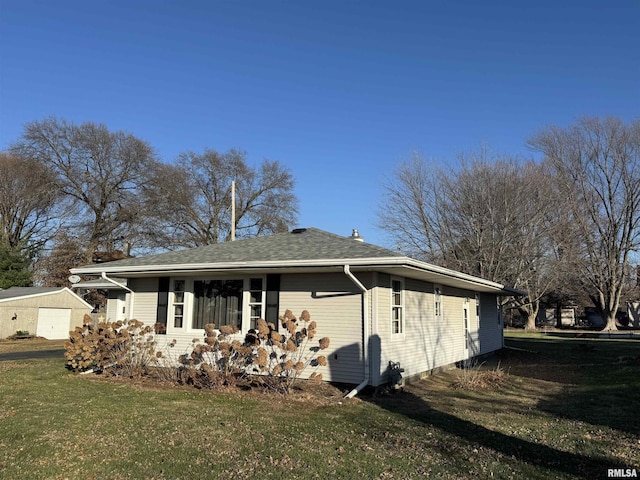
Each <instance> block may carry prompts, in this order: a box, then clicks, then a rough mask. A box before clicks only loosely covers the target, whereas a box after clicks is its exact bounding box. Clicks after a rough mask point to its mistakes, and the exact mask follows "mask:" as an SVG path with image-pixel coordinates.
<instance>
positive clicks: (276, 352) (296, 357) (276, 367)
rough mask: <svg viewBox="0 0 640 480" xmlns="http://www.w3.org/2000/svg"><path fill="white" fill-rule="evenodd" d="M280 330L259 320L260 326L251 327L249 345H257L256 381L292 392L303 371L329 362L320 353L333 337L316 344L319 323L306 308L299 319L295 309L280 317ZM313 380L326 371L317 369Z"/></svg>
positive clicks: (254, 362) (247, 338) (246, 340)
mask: <svg viewBox="0 0 640 480" xmlns="http://www.w3.org/2000/svg"><path fill="white" fill-rule="evenodd" d="M280 322H281V325H282V327H283V328H282V329H281V331H280V332H278V331H277V330H276V327H275V325H274V324H272V323H267V322H266V321H265V320H263V319H260V320H258V325H257V328H256V329H254V330H251V331H250V332H249V334H247V337H246V339H245V344H247V345H250V346H252V347H253V365H252V367H253V368H252V369H253V372H254V373H257V374H259V375H257V376H256V377H255V381H256V382H258V383H259V384H261V385H264V386H265V387H266V388H268V389H270V390H274V391H277V392H280V393H289V392H290V391H291V389H292V387H293V385H294V384H295V382H296V381H297V380H298V379H299V378H300V377H301V376H302V374H303V372H304V371H305V370H306V369H307V368H308V367H312V368H314V369H317V368H318V367H321V366H326V365H327V359H326V357H324V356H322V355H320V356H319V355H318V352H319V351H320V350H324V349H326V348H327V347H328V346H329V338H327V337H324V338H322V339H320V340H319V341H318V344H317V345H314V344H313V343H312V340H313V339H314V337H315V335H316V328H317V324H316V322H314V321H311V315H310V314H309V312H308V311H307V310H304V311H303V312H302V313H301V314H300V317H299V318H297V317H296V316H295V315H294V314H293V312H292V311H291V310H287V311H286V312H285V314H284V315H283V316H281V317H280ZM309 379H310V380H314V381H320V380H322V374H321V373H319V372H316V371H313V372H312V373H311V374H310V375H309Z"/></svg>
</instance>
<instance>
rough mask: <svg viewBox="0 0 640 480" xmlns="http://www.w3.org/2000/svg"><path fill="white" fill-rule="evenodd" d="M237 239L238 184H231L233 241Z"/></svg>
mask: <svg viewBox="0 0 640 480" xmlns="http://www.w3.org/2000/svg"><path fill="white" fill-rule="evenodd" d="M235 239H236V182H235V181H232V182H231V241H232V242H233V241H234V240H235Z"/></svg>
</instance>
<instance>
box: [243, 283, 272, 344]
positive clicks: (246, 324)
mask: <svg viewBox="0 0 640 480" xmlns="http://www.w3.org/2000/svg"><path fill="white" fill-rule="evenodd" d="M252 278H259V279H261V280H262V294H261V296H260V298H261V301H260V312H261V315H260V318H264V316H265V312H266V310H265V309H266V301H267V276H266V275H250V276H248V277H244V279H243V280H244V282H243V285H242V332H245V333H246V332H248V331H249V330H250V329H251V305H257V304H258V303H257V302H255V303H252V302H251V279H252ZM256 323H257V322H256ZM256 327H257V324H256Z"/></svg>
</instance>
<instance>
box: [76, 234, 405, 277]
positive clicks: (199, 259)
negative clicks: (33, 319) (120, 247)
mask: <svg viewBox="0 0 640 480" xmlns="http://www.w3.org/2000/svg"><path fill="white" fill-rule="evenodd" d="M296 232H298V233H296ZM400 256H402V255H401V254H398V253H397V252H394V251H392V250H388V249H386V248H382V247H378V246H376V245H372V244H369V243H365V242H359V241H356V240H353V239H352V238H349V237H342V236H340V235H335V234H333V233H329V232H325V231H323V230H319V229H317V228H307V229H297V230H294V231H293V232H287V233H279V234H276V235H270V236H266V237H256V238H248V239H244V240H236V241H235V242H226V243H217V244H214V245H207V246H204V247H198V248H192V249H188V250H180V251H175V252H167V253H160V254H157V255H149V256H146V257H139V258H127V259H125V260H117V261H115V262H107V263H103V264H100V265H101V266H103V267H107V268H109V267H141V266H154V265H185V264H187V265H188V264H203V263H222V262H224V263H231V262H248V263H249V262H287V261H304V260H326V259H332V260H333V259H336V260H340V259H347V258H348V259H358V258H396V257H400ZM86 267H94V268H95V267H96V265H91V266H89V265H87V266H86ZM81 268H82V267H81Z"/></svg>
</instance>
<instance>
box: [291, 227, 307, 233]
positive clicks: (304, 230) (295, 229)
mask: <svg viewBox="0 0 640 480" xmlns="http://www.w3.org/2000/svg"><path fill="white" fill-rule="evenodd" d="M306 231H307V229H306V228H294V229H293V230H291V233H295V234H298V233H304V232H306Z"/></svg>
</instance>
